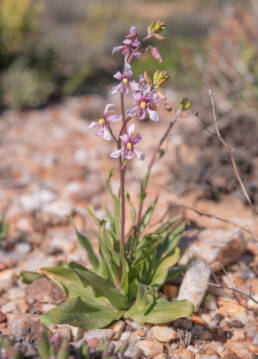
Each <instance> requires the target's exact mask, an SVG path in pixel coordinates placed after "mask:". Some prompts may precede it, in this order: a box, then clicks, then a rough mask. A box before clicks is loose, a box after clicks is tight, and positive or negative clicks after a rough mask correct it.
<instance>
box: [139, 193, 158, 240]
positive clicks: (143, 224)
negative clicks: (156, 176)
mask: <svg viewBox="0 0 258 359" xmlns="http://www.w3.org/2000/svg"><path fill="white" fill-rule="evenodd" d="M157 202H158V196H157V197H156V198H155V199H154V201H153V202H152V203H151V204H150V206H149V207H148V208H147V210H146V211H145V213H144V215H143V217H142V220H141V223H140V233H141V232H142V231H143V230H144V228H145V227H146V226H147V225H148V223H149V222H150V220H151V216H152V213H153V211H154V209H155V207H156V204H157Z"/></svg>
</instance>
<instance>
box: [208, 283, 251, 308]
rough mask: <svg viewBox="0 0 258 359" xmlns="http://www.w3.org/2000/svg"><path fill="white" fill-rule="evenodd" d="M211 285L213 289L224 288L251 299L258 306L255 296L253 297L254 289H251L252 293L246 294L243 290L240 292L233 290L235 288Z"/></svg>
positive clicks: (216, 284)
mask: <svg viewBox="0 0 258 359" xmlns="http://www.w3.org/2000/svg"><path fill="white" fill-rule="evenodd" d="M209 285H210V286H211V287H216V288H223V289H228V290H230V291H232V292H234V293H237V294H241V295H243V296H245V297H246V298H248V299H251V300H252V301H253V302H254V303H256V304H258V300H256V299H255V298H254V297H253V295H252V289H251V287H250V291H249V293H245V292H243V291H242V290H239V289H236V288H233V287H229V286H227V285H224V284H218V283H209Z"/></svg>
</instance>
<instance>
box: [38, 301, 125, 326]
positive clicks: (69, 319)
mask: <svg viewBox="0 0 258 359" xmlns="http://www.w3.org/2000/svg"><path fill="white" fill-rule="evenodd" d="M122 315H123V312H119V311H111V310H108V309H106V308H105V307H102V308H99V307H94V306H93V305H90V304H88V303H87V302H86V301H85V300H82V299H81V298H80V297H75V298H72V299H69V300H68V301H66V302H64V303H62V304H60V305H59V306H57V307H56V308H54V309H51V310H50V311H48V312H47V313H44V314H43V315H42V316H41V319H40V320H41V323H43V324H45V325H46V326H49V325H51V324H70V325H74V326H76V327H80V328H84V329H96V328H103V327H106V326H107V325H108V324H110V323H112V322H113V321H114V320H119V319H120V318H121V316H122Z"/></svg>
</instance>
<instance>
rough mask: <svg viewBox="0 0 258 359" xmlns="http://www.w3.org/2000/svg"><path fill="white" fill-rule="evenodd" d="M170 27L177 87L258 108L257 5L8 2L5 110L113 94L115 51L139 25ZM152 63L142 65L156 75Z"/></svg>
mask: <svg viewBox="0 0 258 359" xmlns="http://www.w3.org/2000/svg"><path fill="white" fill-rule="evenodd" d="M156 18H161V19H162V20H164V21H165V22H166V23H167V31H166V36H167V38H168V41H167V42H165V43H162V44H160V45H161V52H162V53H163V57H164V60H165V61H164V63H163V64H162V66H161V67H162V68H164V69H168V71H169V74H170V84H171V85H173V87H174V88H180V89H193V90H196V89H200V88H202V87H203V86H205V85H207V84H208V85H209V86H215V85H217V86H219V87H220V88H221V89H222V90H223V91H224V92H225V93H227V94H228V95H229V96H230V98H231V99H232V101H235V100H237V101H238V100H241V101H243V102H245V103H247V102H248V104H249V105H253V104H254V103H255V101H256V100H257V72H258V69H257V67H258V64H257V32H256V31H257V29H256V28H255V24H257V2H256V1H255V0H253V1H252V0H246V1H245V0H239V1H237V0H235V1H234V0H167V1H164V0H163V1H154V0H153V1H152V0H127V1H126V0H109V1H105V0H74V1H70V0H55V1H51V0H19V1H18V0H1V2H0V41H1V47H0V71H1V77H0V86H1V97H0V101H1V106H2V108H33V107H38V106H42V105H45V104H47V103H49V102H51V101H54V100H57V99H60V98H62V97H65V96H71V95H75V94H83V93H89V92H100V91H105V86H106V85H107V84H108V83H110V82H111V81H112V74H113V72H114V70H115V69H116V67H117V66H118V65H119V61H120V57H119V56H116V57H112V56H111V50H112V47H113V46H114V45H115V44H118V43H119V41H121V39H122V37H123V35H124V34H125V33H127V31H128V28H129V26H130V25H131V24H135V25H136V26H137V29H138V31H139V33H140V34H141V33H142V34H144V33H145V31H146V26H147V24H149V23H150V22H151V21H152V20H153V19H156ZM156 65H157V64H156V63H155V61H154V60H152V59H151V58H150V57H148V56H146V57H144V58H143V59H142V60H141V61H140V63H138V64H137V65H136V69H135V70H136V72H137V73H140V72H141V71H142V70H143V69H144V68H145V67H148V68H150V69H155V68H156Z"/></svg>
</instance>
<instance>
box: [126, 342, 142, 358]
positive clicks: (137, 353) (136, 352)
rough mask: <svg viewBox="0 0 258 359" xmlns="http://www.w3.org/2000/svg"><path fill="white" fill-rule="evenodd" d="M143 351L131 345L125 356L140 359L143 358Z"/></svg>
mask: <svg viewBox="0 0 258 359" xmlns="http://www.w3.org/2000/svg"><path fill="white" fill-rule="evenodd" d="M141 353H142V352H141V349H140V348H139V347H138V346H137V345H134V344H132V343H129V345H128V347H127V349H126V351H125V353H124V356H125V357H127V358H131V359H139V358H140V357H141Z"/></svg>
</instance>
